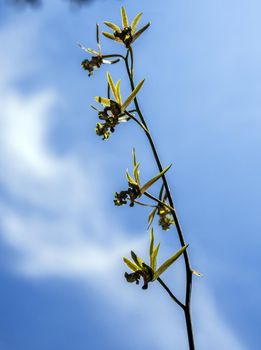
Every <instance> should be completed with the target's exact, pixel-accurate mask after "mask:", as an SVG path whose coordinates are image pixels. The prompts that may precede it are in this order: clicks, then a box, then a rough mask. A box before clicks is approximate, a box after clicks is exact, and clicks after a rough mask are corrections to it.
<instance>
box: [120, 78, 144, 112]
mask: <svg viewBox="0 0 261 350" xmlns="http://www.w3.org/2000/svg"><path fill="white" fill-rule="evenodd" d="M144 81H145V79H143V80H142V81H140V82H139V84H138V85H137V86H136V87H135V89H134V90H133V91H132V93H131V94H130V96H129V97H128V98H127V100H126V101H125V102H124V103H123V105H122V107H121V111H122V112H124V111H125V110H126V108H127V107H128V106H129V104H130V103H131V102H132V100H134V98H135V96H136V95H137V93H138V92H139V90H140V88H141V87H142V85H143V83H144Z"/></svg>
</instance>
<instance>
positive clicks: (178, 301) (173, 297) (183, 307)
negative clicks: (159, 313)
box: [157, 277, 185, 310]
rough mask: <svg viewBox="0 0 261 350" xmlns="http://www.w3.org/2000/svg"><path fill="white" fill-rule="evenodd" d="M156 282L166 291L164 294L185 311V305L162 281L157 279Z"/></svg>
mask: <svg viewBox="0 0 261 350" xmlns="http://www.w3.org/2000/svg"><path fill="white" fill-rule="evenodd" d="M157 281H158V282H159V283H160V285H161V286H162V287H163V288H164V289H165V290H166V292H167V293H168V294H169V296H170V297H171V298H172V299H173V300H174V301H175V303H177V304H178V305H179V306H180V307H181V308H182V309H183V310H184V309H185V305H184V304H183V303H182V302H181V301H180V300H179V299H178V298H177V297H176V296H175V295H174V294H173V293H172V292H171V290H170V289H169V287H168V286H167V285H166V284H165V283H164V282H163V281H162V279H161V278H159V277H158V278H157Z"/></svg>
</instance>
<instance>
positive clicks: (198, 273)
mask: <svg viewBox="0 0 261 350" xmlns="http://www.w3.org/2000/svg"><path fill="white" fill-rule="evenodd" d="M191 272H192V273H193V275H196V276H198V277H202V276H203V275H202V273H200V272H198V271H196V270H193V269H191Z"/></svg>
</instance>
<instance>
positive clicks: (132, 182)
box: [114, 149, 172, 207]
mask: <svg viewBox="0 0 261 350" xmlns="http://www.w3.org/2000/svg"><path fill="white" fill-rule="evenodd" d="M132 157H133V166H134V169H133V177H131V176H130V174H129V172H128V169H127V171H126V177H127V181H128V185H129V188H128V189H127V190H126V191H121V192H116V193H115V199H114V204H115V205H118V206H120V205H124V204H126V203H127V201H128V200H129V201H130V206H131V207H133V206H134V203H135V201H136V199H137V198H139V197H141V196H142V195H143V194H144V193H145V192H146V191H147V190H148V189H149V188H150V187H151V186H152V185H153V184H154V183H155V182H156V181H158V180H159V179H160V178H161V176H162V175H163V174H165V173H166V171H168V170H169V168H170V167H171V165H172V164H171V165H169V166H168V167H167V168H165V169H164V170H163V171H161V172H160V173H159V174H157V175H156V176H154V177H153V178H152V179H150V180H149V181H147V182H146V183H145V184H144V185H143V186H141V182H140V172H139V165H140V164H139V163H137V160H136V154H135V149H133V151H132Z"/></svg>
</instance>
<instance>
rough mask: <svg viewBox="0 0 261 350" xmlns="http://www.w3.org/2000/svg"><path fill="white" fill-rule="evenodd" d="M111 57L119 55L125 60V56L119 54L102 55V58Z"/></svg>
mask: <svg viewBox="0 0 261 350" xmlns="http://www.w3.org/2000/svg"><path fill="white" fill-rule="evenodd" d="M113 57H120V58H122V59H123V60H125V57H124V56H122V55H120V54H111V55H102V58H113Z"/></svg>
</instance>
